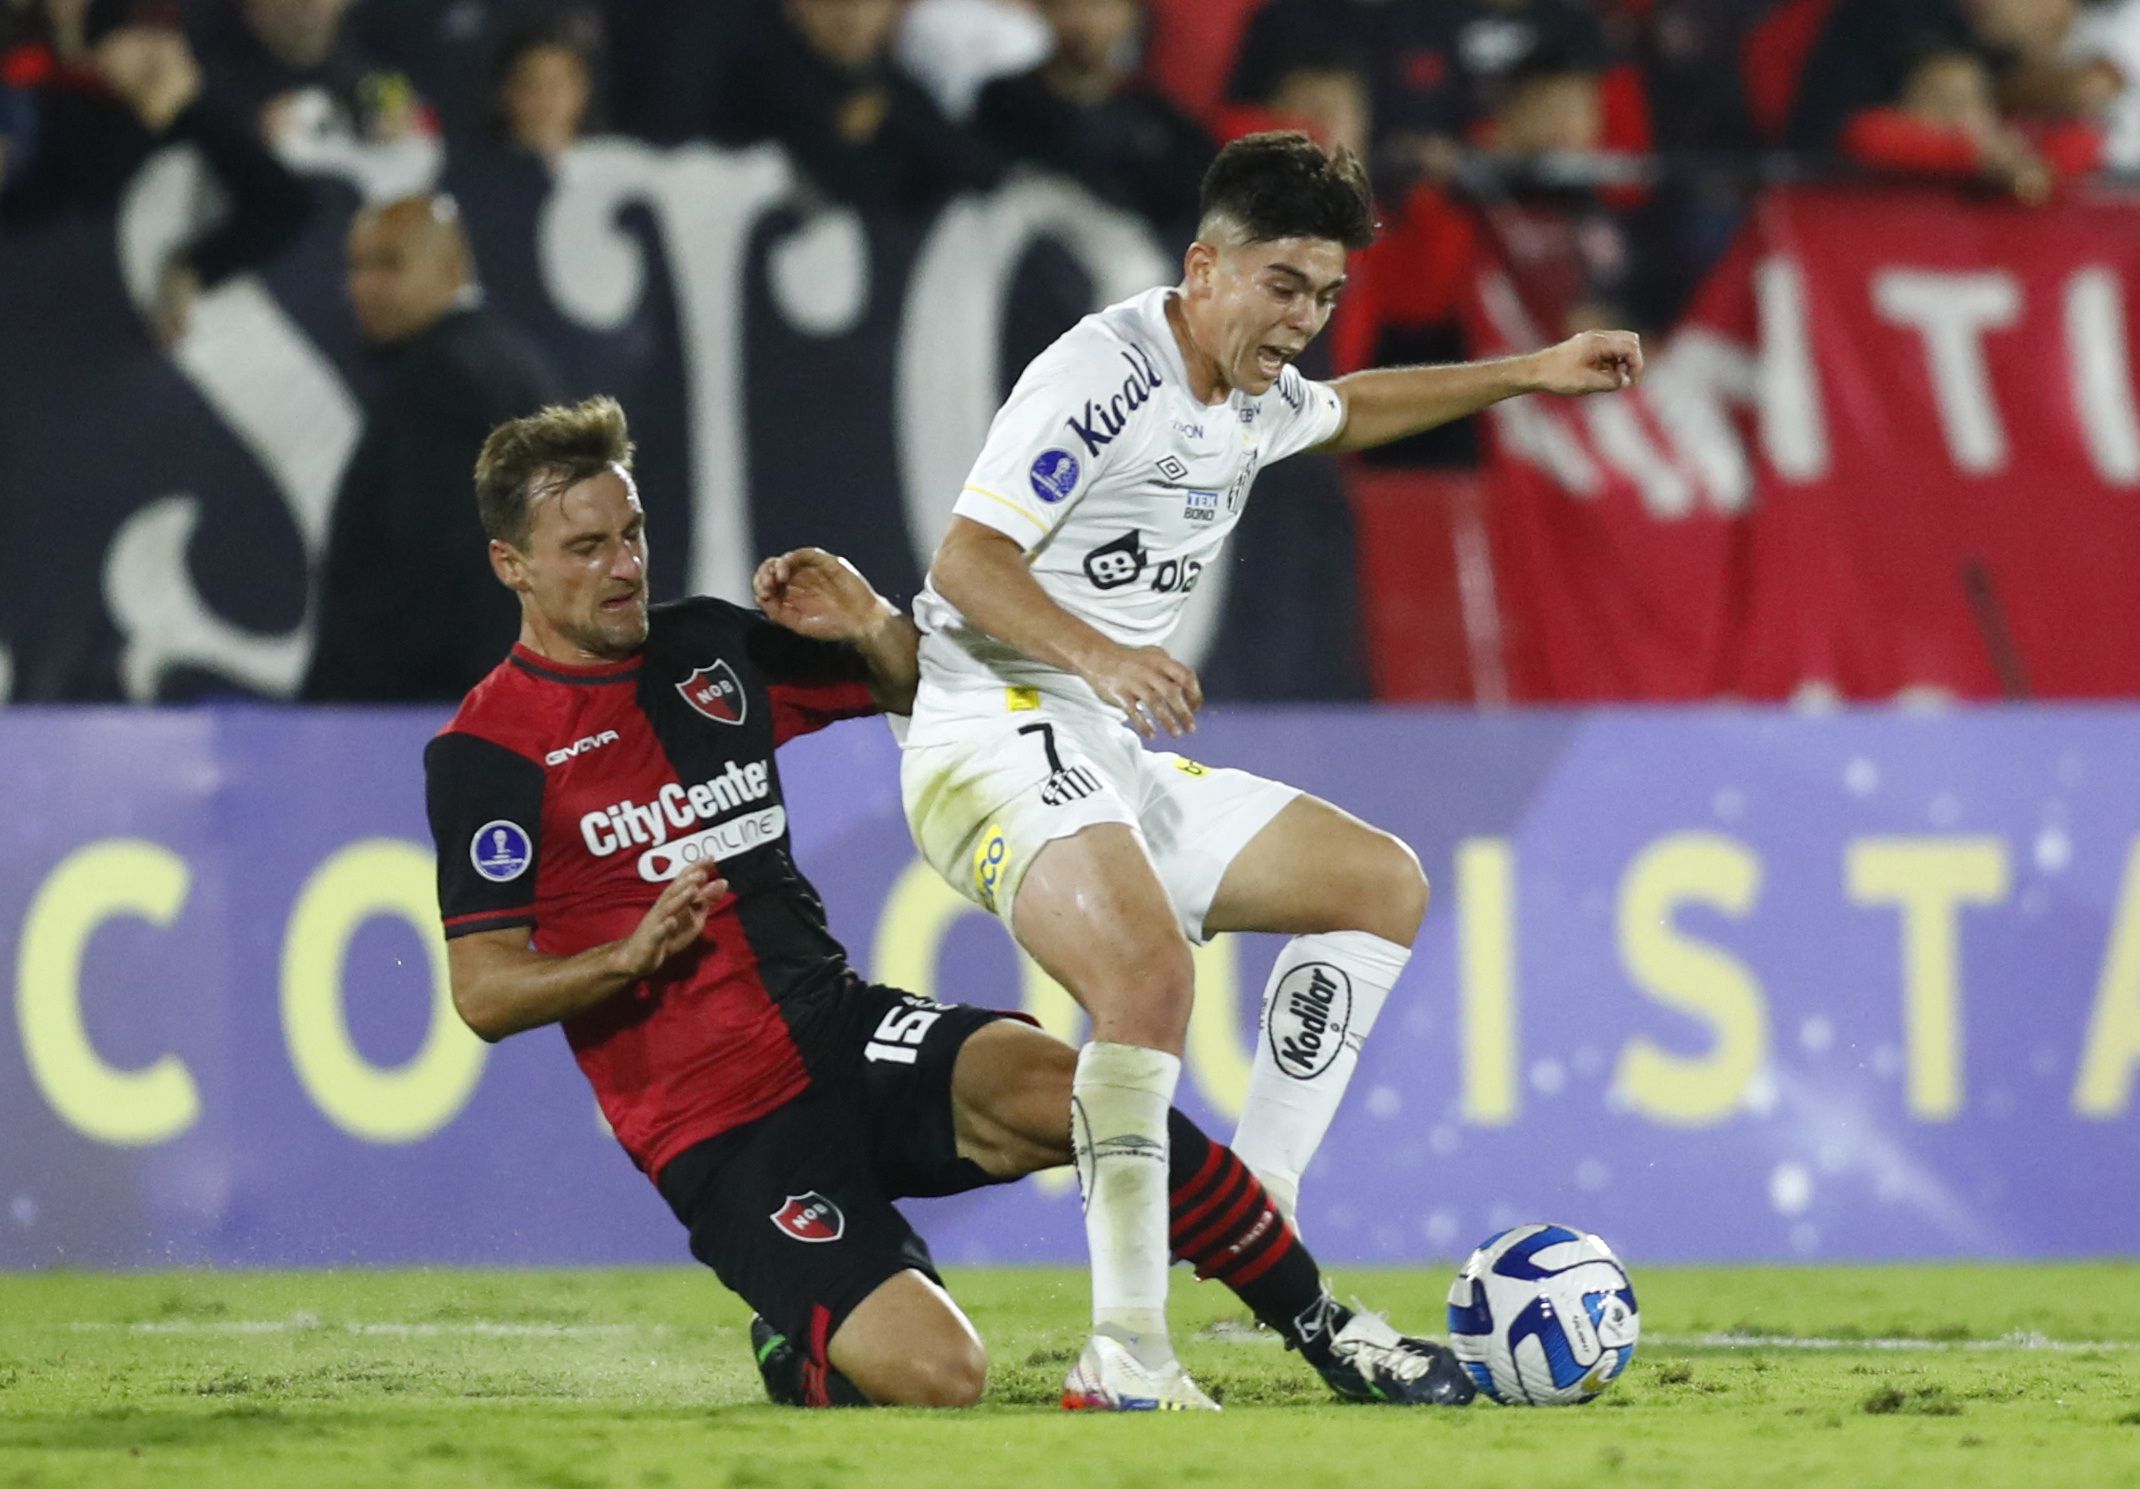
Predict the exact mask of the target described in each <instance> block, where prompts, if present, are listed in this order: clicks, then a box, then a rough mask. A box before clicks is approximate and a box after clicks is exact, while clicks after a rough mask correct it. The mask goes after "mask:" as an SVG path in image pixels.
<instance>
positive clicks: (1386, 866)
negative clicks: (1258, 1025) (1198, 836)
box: [1205, 794, 1427, 945]
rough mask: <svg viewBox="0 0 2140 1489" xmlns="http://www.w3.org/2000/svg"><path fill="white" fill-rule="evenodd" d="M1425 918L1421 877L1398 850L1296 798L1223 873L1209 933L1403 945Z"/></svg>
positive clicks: (1387, 839)
mask: <svg viewBox="0 0 2140 1489" xmlns="http://www.w3.org/2000/svg"><path fill="white" fill-rule="evenodd" d="M1426 912H1427V876H1426V874H1425V873H1424V872H1423V871H1422V870H1421V869H1420V867H1419V859H1418V856H1417V855H1415V854H1414V853H1413V852H1412V850H1411V849H1410V848H1409V847H1407V846H1406V845H1405V844H1404V842H1403V841H1402V840H1401V839H1399V838H1396V837H1393V836H1392V835H1391V834H1389V833H1386V832H1384V831H1382V830H1381V829H1380V828H1377V827H1371V826H1369V825H1368V824H1367V823H1365V822H1362V821H1361V820H1360V819H1359V818H1357V817H1355V816H1353V815H1352V814H1351V813H1349V812H1346V811H1343V810H1341V809H1339V808H1337V807H1334V806H1332V805H1331V804H1330V803H1329V802H1327V801H1322V800H1320V799H1318V798H1316V797H1313V796H1308V795H1306V794H1302V795H1299V796H1296V797H1294V799H1293V800H1292V801H1291V802H1290V803H1288V804H1287V805H1286V807H1285V808H1284V810H1282V811H1280V812H1279V813H1278V814H1277V815H1276V816H1274V817H1273V818H1272V819H1271V820H1270V821H1269V822H1268V823H1267V824H1266V825H1265V826H1264V827H1263V829H1262V830H1261V831H1259V832H1258V833H1257V834H1256V835H1255V836H1254V837H1253V838H1251V839H1250V840H1249V841H1248V843H1247V844H1246V845H1245V846H1244V847H1243V848H1242V849H1241V851H1240V852H1239V853H1238V854H1237V855H1235V857H1234V859H1233V861H1232V862H1231V863H1229V864H1228V865H1227V868H1226V872H1225V875H1224V877H1223V878H1222V879H1221V880H1220V882H1219V887H1218V892H1217V894H1216V895H1214V896H1213V898H1212V902H1211V909H1210V911H1209V913H1208V914H1207V915H1206V916H1205V926H1206V929H1207V930H1209V931H1213V932H1217V931H1276V932H1280V933H1283V934H1287V935H1295V936H1299V935H1312V934H1314V933H1317V932H1321V931H1367V932H1370V933H1372V934H1374V935H1377V936H1380V937H1382V938H1383V939H1385V940H1389V941H1395V942H1398V943H1400V944H1403V945H1410V944H1411V941H1412V938H1413V936H1414V935H1416V934H1417V933H1418V931H1419V922H1420V919H1421V918H1422V917H1423V916H1424V915H1425V914H1426Z"/></svg>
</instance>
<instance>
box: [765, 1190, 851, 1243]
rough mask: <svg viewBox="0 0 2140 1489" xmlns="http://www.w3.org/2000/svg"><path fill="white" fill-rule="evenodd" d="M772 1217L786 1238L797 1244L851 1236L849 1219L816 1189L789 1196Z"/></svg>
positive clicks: (835, 1239)
mask: <svg viewBox="0 0 2140 1489" xmlns="http://www.w3.org/2000/svg"><path fill="white" fill-rule="evenodd" d="M769 1218H770V1219H771V1220H772V1222H773V1224H774V1225H776V1226H778V1227H779V1228H780V1233H781V1234H782V1235H784V1236H787V1237H789V1238H790V1239H792V1240H796V1241H837V1240H838V1239H839V1238H840V1237H841V1236H844V1235H845V1234H847V1217H846V1216H845V1215H842V1214H841V1213H840V1207H839V1206H838V1205H836V1204H834V1203H833V1202H832V1201H831V1200H829V1199H826V1198H825V1197H824V1196H823V1195H822V1194H819V1193H818V1192H817V1191H816V1190H815V1189H813V1190H811V1191H810V1192H809V1193H808V1194H791V1195H789V1196H788V1202H787V1203H786V1204H784V1205H782V1206H781V1207H780V1208H779V1209H777V1210H775V1211H774V1212H773V1213H772V1215H771V1216H770V1217H769Z"/></svg>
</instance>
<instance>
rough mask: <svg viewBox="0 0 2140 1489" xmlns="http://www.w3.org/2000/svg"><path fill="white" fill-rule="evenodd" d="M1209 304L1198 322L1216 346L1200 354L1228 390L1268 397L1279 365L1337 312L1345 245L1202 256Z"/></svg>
mask: <svg viewBox="0 0 2140 1489" xmlns="http://www.w3.org/2000/svg"><path fill="white" fill-rule="evenodd" d="M1191 273H1192V277H1199V278H1201V279H1202V286H1201V287H1202V288H1203V289H1204V290H1205V293H1206V294H1207V296H1208V298H1209V305H1208V313H1207V314H1205V315H1203V316H1201V317H1199V320H1200V321H1201V323H1202V325H1203V326H1204V327H1206V328H1207V334H1208V335H1209V336H1210V337H1211V338H1212V340H1213V341H1214V342H1215V343H1216V344H1214V345H1207V346H1205V347H1203V348H1201V350H1202V351H1203V352H1204V354H1205V355H1206V356H1208V357H1210V358H1211V359H1212V360H1213V361H1214V362H1216V363H1218V367H1219V375H1220V376H1221V377H1222V378H1223V379H1224V381H1225V382H1226V384H1227V385H1228V386H1229V387H1233V388H1238V389H1240V390H1241V391H1242V392H1243V393H1246V394H1248V395H1250V396H1251V397H1255V396H1257V395H1260V394H1263V393H1268V392H1269V391H1270V390H1271V385H1272V384H1274V383H1276V382H1277V381H1278V374H1279V373H1281V372H1283V371H1284V370H1285V364H1286V363H1288V362H1290V361H1292V360H1293V359H1294V358H1295V357H1297V356H1299V355H1300V354H1301V353H1302V352H1303V351H1305V350H1306V349H1307V345H1308V343H1309V342H1311V341H1313V340H1314V339H1315V338H1316V337H1317V336H1318V335H1319V334H1321V332H1322V329H1323V327H1324V326H1325V325H1327V324H1328V323H1329V320H1330V312H1331V311H1333V310H1335V309H1336V308H1337V297H1338V291H1339V290H1340V289H1341V288H1342V287H1343V286H1344V283H1345V245H1344V244H1342V243H1337V242H1333V241H1332V240H1331V239H1329V238H1278V239H1275V240H1273V241H1271V242H1269V243H1245V244H1240V245H1238V246H1233V247H1228V248H1224V249H1220V250H1218V251H1216V252H1213V253H1211V254H1210V255H1209V261H1208V264H1206V265H1205V266H1204V268H1203V270H1202V272H1201V274H1199V272H1198V270H1197V268H1196V267H1195V266H1194V265H1192V270H1191Z"/></svg>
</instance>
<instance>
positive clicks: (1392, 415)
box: [1322, 331, 1642, 452]
mask: <svg viewBox="0 0 2140 1489" xmlns="http://www.w3.org/2000/svg"><path fill="white" fill-rule="evenodd" d="M1641 377H1642V338H1641V337H1639V336H1637V335H1636V334H1635V333H1634V332H1632V331H1585V332H1583V333H1581V334H1580V335H1577V336H1571V337H1569V338H1568V339H1567V340H1566V341H1563V342H1561V343H1560V344H1559V345H1558V346H1549V347H1547V348H1545V350H1543V351H1536V352H1531V353H1529V354H1527V355H1525V356H1521V357H1501V358H1497V359H1496V360H1494V361H1491V362H1459V363H1456V364H1455V365H1453V366H1448V367H1378V368H1375V369H1373V370H1371V371H1367V372H1355V373H1352V374H1350V375H1349V376H1346V377H1341V378H1339V379H1338V380H1337V381H1336V382H1334V383H1332V384H1331V386H1332V387H1333V388H1335V389H1337V392H1338V396H1339V397H1340V398H1342V399H1343V400H1344V402H1345V423H1344V426H1343V427H1342V428H1341V429H1339V431H1338V434H1337V438H1335V439H1333V440H1331V441H1330V442H1329V443H1328V444H1326V445H1324V446H1323V447H1322V448H1323V449H1325V450H1330V451H1336V452H1343V451H1346V450H1368V449H1372V448H1374V447H1375V446H1376V445H1386V444H1388V443H1390V442H1391V441H1392V440H1400V439H1404V438H1406V437H1408V436H1410V435H1414V434H1419V433H1421V432H1422V431H1425V430H1428V429H1432V428H1434V427H1435V426H1436V425H1439V424H1447V423H1449V422H1451V421H1452V420H1455V419H1461V418H1464V417H1465V416H1466V415H1469V414H1475V413H1477V412H1478V411H1479V410H1480V409H1482V408H1485V407H1487V406H1489V405H1490V404H1495V403H1499V402H1500V401H1501V400H1502V399H1504V398H1515V397H1518V396H1519V395H1521V394H1524V393H1561V394H1567V395H1580V394H1584V393H1610V392H1614V391H1616V390H1617V389H1620V388H1626V387H1631V386H1633V385H1634V384H1635V383H1636V382H1638V381H1640V380H1641Z"/></svg>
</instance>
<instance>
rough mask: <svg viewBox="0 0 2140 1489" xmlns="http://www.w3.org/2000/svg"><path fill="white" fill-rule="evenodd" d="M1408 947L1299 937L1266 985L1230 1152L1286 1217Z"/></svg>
mask: <svg viewBox="0 0 2140 1489" xmlns="http://www.w3.org/2000/svg"><path fill="white" fill-rule="evenodd" d="M1411 956H1412V948H1411V947H1409V946H1399V945H1398V944H1397V943H1396V942H1394V941H1385V940H1383V939H1382V938H1381V937H1380V936H1373V935H1369V934H1368V933H1367V932H1366V931H1326V932H1324V933H1322V934H1321V935H1315V936H1296V937H1294V938H1293V940H1292V941H1291V942H1290V943H1288V944H1287V946H1286V948H1285V950H1284V951H1283V952H1281V953H1279V956H1278V964H1277V965H1276V966H1275V967H1273V968H1271V980H1270V984H1269V985H1268V986H1267V987H1265V988H1264V990H1263V1025H1262V1034H1261V1037H1260V1038H1259V1039H1258V1040H1257V1041H1256V1060H1255V1065H1254V1067H1253V1068H1252V1069H1251V1071H1250V1072H1249V1077H1248V1102H1247V1104H1246V1106H1244V1107H1243V1108H1242V1111H1241V1126H1240V1130H1239V1131H1237V1132H1235V1133H1234V1138H1233V1150H1234V1152H1235V1154H1237V1155H1238V1156H1239V1157H1240V1159H1241V1161H1242V1162H1243V1163H1245V1164H1247V1165H1248V1166H1249V1168H1250V1169H1251V1170H1253V1171H1254V1173H1255V1175H1256V1177H1257V1178H1258V1179H1261V1180H1262V1181H1263V1187H1264V1188H1265V1189H1266V1190H1268V1191H1269V1192H1270V1196H1271V1199H1272V1201H1273V1202H1274V1203H1275V1204H1276V1205H1277V1206H1278V1210H1279V1213H1280V1214H1282V1215H1284V1216H1285V1218H1286V1219H1287V1220H1289V1221H1290V1220H1292V1219H1293V1215H1294V1211H1295V1210H1296V1209H1298V1208H1299V1204H1300V1176H1301V1173H1302V1172H1303V1171H1304V1170H1305V1169H1306V1168H1307V1166H1308V1160H1309V1159H1311V1158H1313V1157H1314V1156H1315V1150H1316V1149H1317V1148H1319V1147H1321V1146H1322V1142H1323V1134H1324V1133H1326V1132H1328V1131H1329V1130H1330V1119H1331V1118H1332V1117H1334V1116H1336V1115H1337V1109H1338V1102H1339V1101H1341V1100H1343V1099H1344V1095H1345V1087H1346V1086H1348V1085H1349V1084H1351V1082H1352V1072H1353V1070H1354V1068H1355V1067H1356V1066H1358V1064H1359V1063H1360V1046H1361V1044H1362V1043H1364V1042H1365V1041H1366V1039H1367V1036H1368V1033H1369V1032H1370V1031H1371V1030H1372V1029H1373V1028H1374V1027H1375V1019H1376V1017H1377V1016H1378V1015H1379V1014H1380V1013H1381V1012H1382V1005H1383V1003H1384V1002H1385V1001H1386V1000H1387V999H1388V997H1389V992H1390V989H1391V987H1393V986H1395V984H1396V981H1397V974H1398V973H1400V972H1402V971H1403V970H1404V964H1405V963H1406V962H1407V961H1409V960H1410V959H1411Z"/></svg>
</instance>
